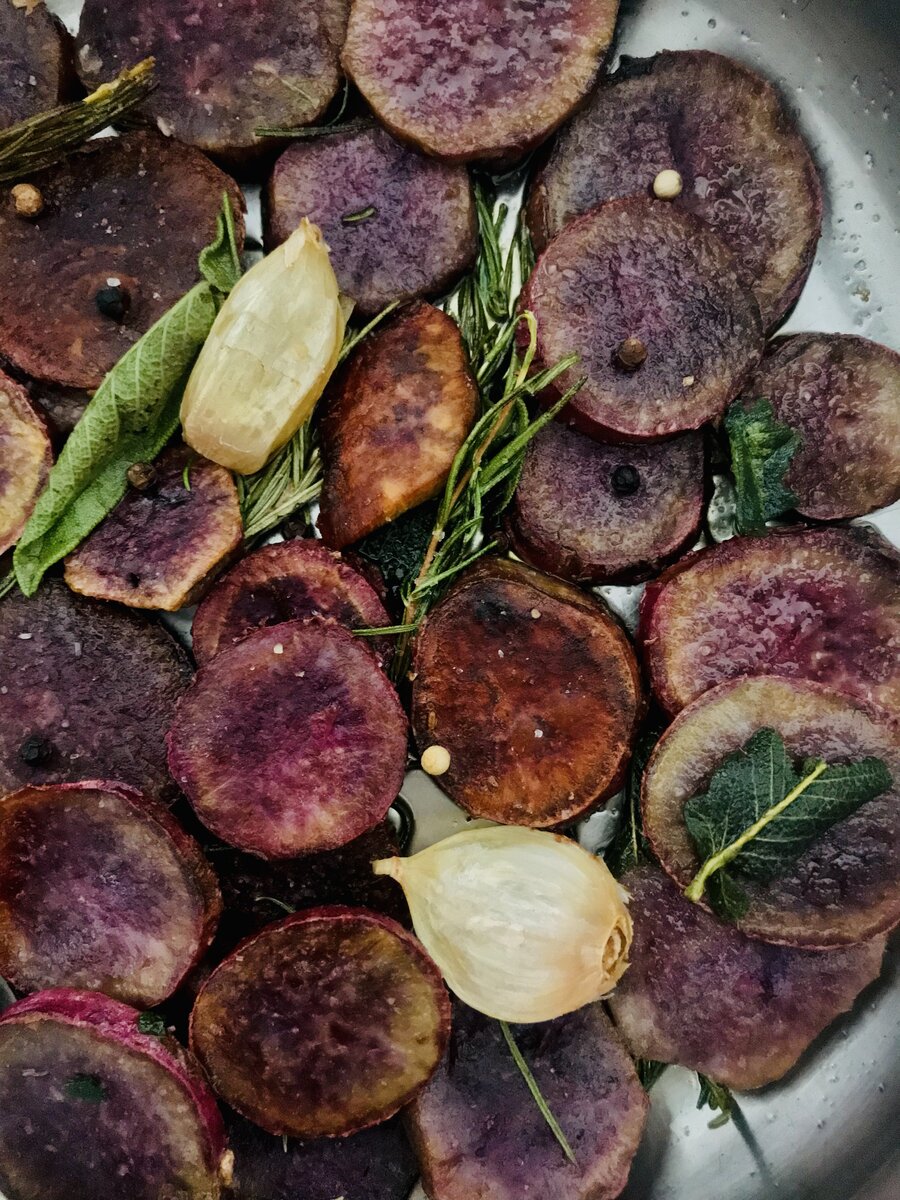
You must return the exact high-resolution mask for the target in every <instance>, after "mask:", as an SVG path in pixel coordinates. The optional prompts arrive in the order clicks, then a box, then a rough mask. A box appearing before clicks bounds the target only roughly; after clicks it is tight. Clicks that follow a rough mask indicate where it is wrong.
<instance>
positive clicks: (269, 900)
mask: <svg viewBox="0 0 900 1200" xmlns="http://www.w3.org/2000/svg"><path fill="white" fill-rule="evenodd" d="M206 853H207V855H208V856H209V860H210V862H211V863H213V864H214V865H215V868H216V875H217V877H218V879H219V885H220V887H221V889H222V900H223V904H224V910H223V914H222V919H221V921H220V922H219V932H218V936H217V938H216V948H217V950H219V951H224V952H230V951H231V950H233V949H234V947H235V946H236V945H237V944H238V942H239V941H241V940H242V939H243V938H245V937H249V936H250V935H251V934H254V933H258V932H259V930H260V929H262V928H263V927H264V926H266V925H270V924H271V923H272V922H273V921H276V920H278V919H280V918H281V917H283V916H284V914H285V912H290V911H292V910H294V911H299V910H300V909H307V908H319V907H321V906H322V905H326V904H342V905H349V906H350V907H357V908H369V909H372V910H373V911H375V912H380V913H383V914H384V915H385V916H387V917H391V918H392V920H395V921H399V922H400V924H401V925H409V924H410V918H409V909H408V908H407V906H406V901H405V899H404V897H403V891H402V889H401V888H398V887H397V885H396V884H395V883H393V882H392V881H391V880H390V879H388V878H387V877H386V876H384V875H375V873H374V872H373V871H372V863H373V862H376V861H377V860H378V859H381V858H392V857H394V856H395V855H397V854H399V853H400V850H399V847H398V845H397V841H396V838H395V837H394V835H393V832H392V830H391V827H390V824H389V823H388V822H387V821H382V823H381V824H380V825H376V826H375V828H374V829H370V830H368V831H367V832H366V833H363V834H360V836H359V837H358V838H354V839H353V841H352V842H348V843H347V845H346V846H339V847H338V848H337V849H336V850H322V851H320V852H319V853H318V854H305V855H304V856H303V857H302V858H289V859H280V860H278V861H276V862H272V861H270V860H267V859H264V858H259V857H258V856H257V855H255V854H247V853H245V852H244V851H243V850H235V849H234V848H233V847H231V846H224V845H215V846H207V847H206ZM220 957H221V955H220Z"/></svg>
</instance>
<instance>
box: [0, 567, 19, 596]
mask: <svg viewBox="0 0 900 1200" xmlns="http://www.w3.org/2000/svg"><path fill="white" fill-rule="evenodd" d="M15 586H16V573H15V571H7V573H6V574H5V575H4V576H3V578H2V579H0V600H3V599H4V598H5V597H6V596H8V595H9V593H10V592H11V591H12V590H13V588H14V587H15Z"/></svg>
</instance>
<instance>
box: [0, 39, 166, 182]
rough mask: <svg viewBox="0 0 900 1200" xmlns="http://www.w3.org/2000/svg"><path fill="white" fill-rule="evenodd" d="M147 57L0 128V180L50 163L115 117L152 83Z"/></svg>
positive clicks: (132, 105)
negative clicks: (79, 94)
mask: <svg viewBox="0 0 900 1200" xmlns="http://www.w3.org/2000/svg"><path fill="white" fill-rule="evenodd" d="M153 67H154V61H153V59H152V58H145V59H144V60H143V62H139V63H138V64H137V66H134V67H128V68H127V69H126V70H124V71H122V72H121V73H120V74H119V75H118V76H117V77H116V78H115V79H113V80H112V81H111V82H109V83H101V85H100V86H99V87H98V88H97V89H96V90H95V91H93V92H91V94H90V95H89V96H85V98H84V99H83V100H79V101H77V102H76V103H75V104H63V105H60V106H59V107H57V108H51V109H48V111H47V112H43V113H38V114H37V115H36V116H33V117H27V118H26V119H25V120H24V121H19V122H18V123H17V124H15V125H10V127H9V128H8V129H3V130H0V183H8V182H10V181H11V180H14V179H21V178H22V177H23V176H25V175H32V174H34V173H35V172H36V171H42V170H43V169H44V168H45V167H50V166H52V165H53V164H54V163H56V162H59V161H60V159H63V158H65V157H66V155H67V154H70V153H71V152H72V151H73V150H75V149H77V148H78V147H79V146H80V145H81V144H82V143H83V142H86V141H87V139H88V138H89V137H91V136H92V135H93V134H95V133H97V132H98V131H99V130H101V129H105V128H106V126H107V125H111V124H112V123H113V122H115V121H118V120H119V119H120V118H121V117H122V116H124V115H125V113H127V112H130V111H131V109H133V108H134V107H135V105H137V104H140V102H141V101H142V100H143V99H144V98H145V97H146V96H147V95H149V93H150V91H151V90H152V88H153Z"/></svg>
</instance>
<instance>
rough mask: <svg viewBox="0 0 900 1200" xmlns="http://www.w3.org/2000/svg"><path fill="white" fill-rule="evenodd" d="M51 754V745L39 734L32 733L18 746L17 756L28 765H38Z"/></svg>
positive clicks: (45, 760)
mask: <svg viewBox="0 0 900 1200" xmlns="http://www.w3.org/2000/svg"><path fill="white" fill-rule="evenodd" d="M52 754H53V745H52V744H51V743H50V742H48V741H47V739H46V738H45V737H41V736H40V734H37V733H33V734H31V735H30V737H27V738H26V739H25V741H24V742H23V743H22V745H21V746H20V747H19V758H21V760H22V762H25V763H28V765H29V766H30V767H39V766H40V765H41V764H42V763H45V762H47V761H48V759H49V758H50V757H51V755H52Z"/></svg>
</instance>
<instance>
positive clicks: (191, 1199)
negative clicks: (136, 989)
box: [0, 988, 231, 1200]
mask: <svg viewBox="0 0 900 1200" xmlns="http://www.w3.org/2000/svg"><path fill="white" fill-rule="evenodd" d="M139 1022H141V1014H140V1013H139V1012H138V1011H137V1009H134V1008H130V1007H129V1006H128V1005H127V1004H122V1003H120V1001H118V1000H112V999H110V998H109V997H108V996H102V995H100V994H99V993H97V992H83V991H75V990H72V989H69V988H54V989H53V990H51V991H46V992H38V993H37V994H35V995H34V996H28V997H27V998H26V999H25V1000H20V1001H19V1002H18V1004H14V1005H13V1006H12V1007H11V1008H8V1009H6V1011H5V1012H4V1013H3V1014H2V1015H0V1188H2V1190H3V1192H4V1194H5V1195H7V1196H9V1197H10V1200H75V1198H76V1197H78V1198H81V1197H88V1196H89V1197H91V1200H121V1198H122V1197H123V1196H125V1195H127V1196H128V1197H129V1200H160V1198H161V1197H163V1196H165V1197H172V1198H173V1200H174V1197H176V1196H177V1197H178V1198H179V1200H218V1197H219V1196H220V1195H221V1194H222V1192H221V1185H222V1183H223V1182H224V1181H226V1180H227V1179H228V1176H229V1173H230V1166H231V1155H230V1154H229V1152H228V1151H227V1150H226V1148H225V1130H224V1127H223V1125H222V1118H221V1117H220V1115H219V1111H218V1109H217V1107H216V1102H215V1099H214V1098H213V1095H212V1093H211V1092H210V1090H209V1086H208V1084H207V1083H206V1080H205V1079H204V1078H203V1073H202V1071H201V1070H200V1068H199V1066H198V1065H197V1063H196V1062H195V1060H194V1059H193V1057H192V1056H191V1055H189V1054H188V1053H187V1052H186V1051H185V1050H183V1049H182V1048H181V1046H179V1045H178V1043H177V1042H176V1041H175V1040H174V1038H171V1037H168V1036H165V1035H163V1036H162V1037H157V1036H156V1035H154V1034H151V1033H142V1032H141V1027H140V1024H139Z"/></svg>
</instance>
